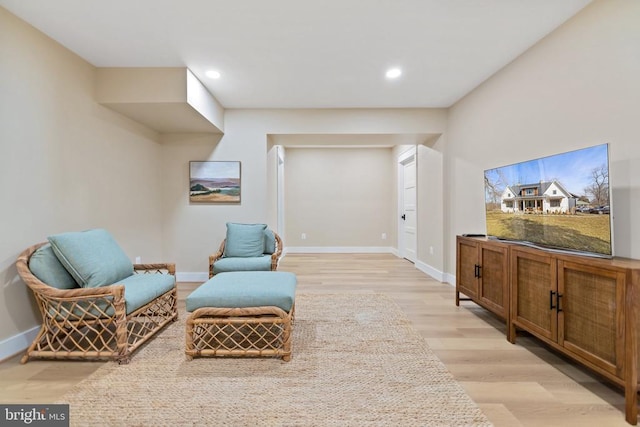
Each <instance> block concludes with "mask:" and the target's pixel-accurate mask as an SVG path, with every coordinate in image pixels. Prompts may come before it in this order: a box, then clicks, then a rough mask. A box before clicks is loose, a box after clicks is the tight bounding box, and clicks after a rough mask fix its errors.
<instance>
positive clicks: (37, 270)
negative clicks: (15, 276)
mask: <svg viewBox="0 0 640 427" xmlns="http://www.w3.org/2000/svg"><path fill="white" fill-rule="evenodd" d="M29 270H31V273H33V275H34V276H36V277H37V278H38V279H40V281H42V282H44V283H46V284H47V285H49V286H52V287H54V288H57V289H74V288H77V287H78V283H77V282H76V281H75V279H74V278H73V277H72V276H71V274H69V272H68V271H67V269H66V268H64V266H63V265H62V264H61V263H60V261H59V260H58V257H56V255H55V254H54V253H53V249H51V245H49V244H46V245H44V246H40V247H39V248H38V249H36V251H35V252H34V253H33V254H32V255H31V257H30V258H29Z"/></svg>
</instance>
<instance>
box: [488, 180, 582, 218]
mask: <svg viewBox="0 0 640 427" xmlns="http://www.w3.org/2000/svg"><path fill="white" fill-rule="evenodd" d="M577 200H578V196H576V195H575V194H572V193H570V192H569V191H567V190H566V189H565V188H564V187H563V186H562V184H560V183H559V182H558V181H556V180H553V181H540V182H539V183H537V184H524V185H522V184H517V185H508V186H507V187H506V188H505V189H504V192H503V193H502V197H501V201H500V210H502V212H506V213H514V212H545V213H564V212H571V211H572V210H573V209H574V208H575V207H576V201H577Z"/></svg>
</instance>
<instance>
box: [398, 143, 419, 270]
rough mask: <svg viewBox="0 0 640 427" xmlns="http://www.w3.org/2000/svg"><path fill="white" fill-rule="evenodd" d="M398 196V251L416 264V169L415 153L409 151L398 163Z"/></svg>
mask: <svg viewBox="0 0 640 427" xmlns="http://www.w3.org/2000/svg"><path fill="white" fill-rule="evenodd" d="M398 166H399V169H400V170H399V173H398V175H399V177H400V183H399V184H400V185H399V187H400V188H399V190H400V192H399V195H400V199H401V202H400V220H399V224H400V226H399V230H400V233H399V236H400V239H399V241H398V246H399V247H398V249H399V252H400V255H401V256H402V257H403V258H406V259H408V260H409V261H411V262H414V263H415V262H416V259H417V245H418V230H417V213H418V212H417V191H416V185H417V179H416V177H417V174H416V171H417V168H416V153H415V150H411V151H410V152H409V153H407V154H405V155H403V156H401V157H400V161H399V165H398Z"/></svg>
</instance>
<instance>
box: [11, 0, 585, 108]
mask: <svg viewBox="0 0 640 427" xmlns="http://www.w3.org/2000/svg"><path fill="white" fill-rule="evenodd" d="M590 1H591V0H517V1H516V0H377V1H374V0H323V1H314V2H311V1H308V0H306V1H305V0H271V1H265V0H235V1H234V0H180V1H178V0H100V1H95V0H94V1H88V0H0V6H3V7H5V8H6V9H8V10H9V11H11V12H12V13H14V14H16V15H17V16H19V17H20V18H22V19H23V20H25V21H27V22H29V23H30V24H32V25H33V26H34V27H36V28H38V29H39V30H41V31H42V32H44V33H45V34H47V35H48V36H50V37H51V38H53V39H55V40H57V41H58V42H60V43H61V44H62V45H64V46H66V47H67V48H69V49H70V50H72V51H73V52H75V53H77V54H78V55H80V56H81V57H82V58H84V59H86V60H87V61H89V62H90V63H91V64H93V65H95V66H97V67H188V68H189V69H191V70H192V71H193V73H194V74H195V75H196V76H197V77H198V78H199V79H200V80H201V81H202V82H203V83H204V84H205V85H206V86H207V87H208V89H209V91H210V92H211V93H212V94H213V95H214V96H215V97H216V98H217V99H218V101H219V102H220V103H221V104H222V105H223V106H224V107H226V108H382V107H390V108H394V107H449V106H451V105H452V104H453V103H455V102H456V101H457V100H459V99H460V98H461V97H463V96H464V95H465V94H467V93H468V92H469V91H471V90H472V89H474V88H475V87H476V86H478V85H479V84H480V83H482V82H483V81H484V80H486V79H487V78H488V77H489V76H491V75H492V74H494V73H495V72H496V71H498V70H499V69H501V68H502V67H504V66H505V65H506V64H508V63H509V62H511V61H512V60H513V59H515V58H516V57H517V56H518V55H520V54H521V53H523V52H524V51H525V50H527V49H528V48H529V47H531V46H532V45H534V44H535V43H536V42H538V41H539V40H540V39H541V38H543V37H544V36H545V35H547V34H548V33H550V32H551V31H553V30H554V29H555V28H557V27H558V26H560V25H561V24H562V23H563V22H565V21H566V20H567V19H569V18H571V17H572V16H573V15H575V14H576V13H577V12H578V11H580V10H581V9H582V8H584V7H585V6H586V5H587V4H588V3H590ZM43 66H44V67H46V64H43ZM391 66H398V67H401V68H402V70H403V75H402V76H401V77H400V78H399V79H397V80H394V81H388V80H386V79H385V77H384V72H385V71H386V69H387V68H389V67H391ZM209 68H215V69H217V70H219V71H220V72H221V73H222V77H221V78H220V79H218V80H212V79H209V78H207V77H205V75H204V73H205V71H206V70H207V69H209Z"/></svg>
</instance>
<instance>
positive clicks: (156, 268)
mask: <svg viewBox="0 0 640 427" xmlns="http://www.w3.org/2000/svg"><path fill="white" fill-rule="evenodd" d="M133 270H134V272H135V273H138V274H140V272H149V273H163V272H164V271H166V272H167V273H168V274H171V275H173V276H175V274H176V265H175V263H156V264H133Z"/></svg>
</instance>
